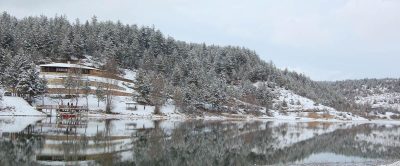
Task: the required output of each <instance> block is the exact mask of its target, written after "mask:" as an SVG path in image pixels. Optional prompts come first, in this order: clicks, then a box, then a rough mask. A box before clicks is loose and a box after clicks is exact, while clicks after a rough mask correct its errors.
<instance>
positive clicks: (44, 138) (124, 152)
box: [0, 117, 400, 166]
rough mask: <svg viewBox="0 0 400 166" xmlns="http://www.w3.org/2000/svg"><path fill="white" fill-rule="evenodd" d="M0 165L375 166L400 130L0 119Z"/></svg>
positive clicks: (396, 144) (393, 150)
mask: <svg viewBox="0 0 400 166" xmlns="http://www.w3.org/2000/svg"><path fill="white" fill-rule="evenodd" d="M0 132H1V133H0V165H4V166H8V165H18V166H23V165H379V164H387V163H393V162H395V161H399V160H400V125H399V124H366V123H345V122H335V123H329V122H288V121H286V122H285V121H217V120H216V121H210V120H207V121H205V120H189V121H183V120H149V119H122V120H120V119H90V118H84V119H80V120H74V119H58V118H55V117H53V118H44V119H43V118H38V117H0Z"/></svg>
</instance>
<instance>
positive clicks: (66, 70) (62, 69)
mask: <svg viewBox="0 0 400 166" xmlns="http://www.w3.org/2000/svg"><path fill="white" fill-rule="evenodd" d="M56 72H68V69H67V68H56Z"/></svg>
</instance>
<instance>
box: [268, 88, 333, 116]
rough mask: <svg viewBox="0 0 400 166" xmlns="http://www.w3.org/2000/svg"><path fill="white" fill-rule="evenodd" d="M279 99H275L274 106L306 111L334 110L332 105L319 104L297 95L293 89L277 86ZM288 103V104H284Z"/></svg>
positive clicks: (288, 109)
mask: <svg viewBox="0 0 400 166" xmlns="http://www.w3.org/2000/svg"><path fill="white" fill-rule="evenodd" d="M276 90H277V92H278V93H277V97H278V98H277V99H275V100H274V107H278V106H282V105H284V107H285V106H286V108H284V109H286V110H287V111H305V110H319V111H334V110H335V109H334V108H332V107H328V106H324V105H322V104H318V103H316V102H314V101H313V100H311V99H309V98H306V97H303V96H300V95H297V94H295V93H294V92H292V91H291V90H286V89H284V88H277V89H276ZM284 103H286V104H284Z"/></svg>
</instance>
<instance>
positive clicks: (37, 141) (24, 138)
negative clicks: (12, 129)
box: [0, 133, 44, 166]
mask: <svg viewBox="0 0 400 166" xmlns="http://www.w3.org/2000/svg"><path fill="white" fill-rule="evenodd" d="M10 138H12V139H10V140H2V141H0V165H18V166H24V165H27V166H28V165H32V164H31V163H32V161H34V160H35V158H34V157H35V150H36V149H40V148H42V146H43V143H44V142H43V139H42V138H41V137H38V136H32V135H31V134H24V133H22V134H19V133H12V134H11V133H10Z"/></svg>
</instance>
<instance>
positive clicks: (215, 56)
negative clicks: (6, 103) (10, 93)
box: [0, 12, 355, 111]
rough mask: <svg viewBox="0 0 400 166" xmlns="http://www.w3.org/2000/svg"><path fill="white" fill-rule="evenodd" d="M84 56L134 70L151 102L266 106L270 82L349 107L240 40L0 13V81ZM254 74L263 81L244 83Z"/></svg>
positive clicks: (332, 93)
mask: <svg viewBox="0 0 400 166" xmlns="http://www.w3.org/2000/svg"><path fill="white" fill-rule="evenodd" d="M88 56H90V57H91V58H92V59H93V61H96V62H101V63H103V64H104V63H106V61H107V60H110V59H112V60H115V61H116V62H117V64H118V66H119V68H121V69H122V68H123V69H131V70H134V71H137V80H136V87H135V88H136V90H137V91H138V93H139V94H140V95H141V97H143V98H145V99H146V101H147V102H149V103H151V104H153V105H162V104H163V101H165V100H163V99H166V98H173V99H174V101H175V103H176V104H177V105H179V106H181V107H182V108H185V110H195V108H196V106H198V105H199V104H210V105H212V108H211V109H216V110H218V109H222V106H224V105H229V103H232V102H235V101H237V100H241V101H244V102H248V103H251V104H255V105H258V106H262V107H267V108H270V107H271V101H272V99H273V98H274V97H275V96H274V92H273V91H274V89H275V88H276V87H284V88H286V89H289V90H292V91H293V92H295V93H296V94H299V95H301V96H304V97H307V98H310V99H312V100H315V101H316V102H318V103H321V104H324V105H327V106H332V107H334V108H336V109H338V110H343V111H350V110H353V109H355V107H354V104H352V103H351V102H347V101H346V99H345V97H344V96H343V94H342V93H337V92H336V91H335V90H333V88H332V86H330V85H328V84H321V83H318V82H315V81H313V80H311V79H310V78H308V77H307V76H305V75H303V74H299V73H296V72H293V71H288V70H281V69H278V68H277V67H275V65H274V64H273V63H272V62H265V61H263V60H261V59H260V58H259V56H258V55H257V53H256V52H255V51H252V50H250V49H247V48H243V47H237V46H225V47H221V46H216V45H207V44H204V43H202V44H197V43H187V42H183V41H179V40H176V39H174V38H172V37H169V36H165V35H163V34H162V33H161V31H160V30H157V29H155V28H154V27H146V26H137V25H125V24H123V23H121V22H119V21H117V22H112V21H98V20H97V18H96V17H95V16H94V17H93V18H92V19H91V20H88V21H83V22H81V21H80V20H78V19H77V20H76V21H75V22H70V21H68V19H67V18H66V17H65V16H55V17H52V18H49V17H46V16H35V17H25V18H22V19H17V18H16V17H13V16H11V15H10V14H8V13H5V12H4V13H2V14H1V16H0V62H1V64H0V73H1V78H0V81H1V84H3V86H6V87H9V88H15V89H17V88H18V87H19V86H21V84H22V83H21V82H20V81H19V80H27V79H28V78H25V77H27V76H28V75H32V74H25V75H18V72H19V73H21V72H25V73H26V72H27V71H29V72H33V71H32V70H31V69H33V68H34V65H38V64H42V63H49V62H62V61H64V62H65V61H68V60H76V59H83V58H86V57H88ZM17 59H19V60H17ZM101 63H100V64H101ZM16 71H18V72H17V74H16V73H15V72H16ZM33 75H34V74H33ZM20 77H24V78H20ZM10 80H12V81H10ZM31 80H34V81H38V79H37V78H31ZM255 82H265V84H262V85H263V86H259V87H255V86H252V85H253V83H255ZM25 86H31V85H25ZM36 89H37V90H35V92H30V93H32V94H33V95H34V94H37V93H41V86H38V87H36ZM28 90H31V91H32V88H31V89H28Z"/></svg>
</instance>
